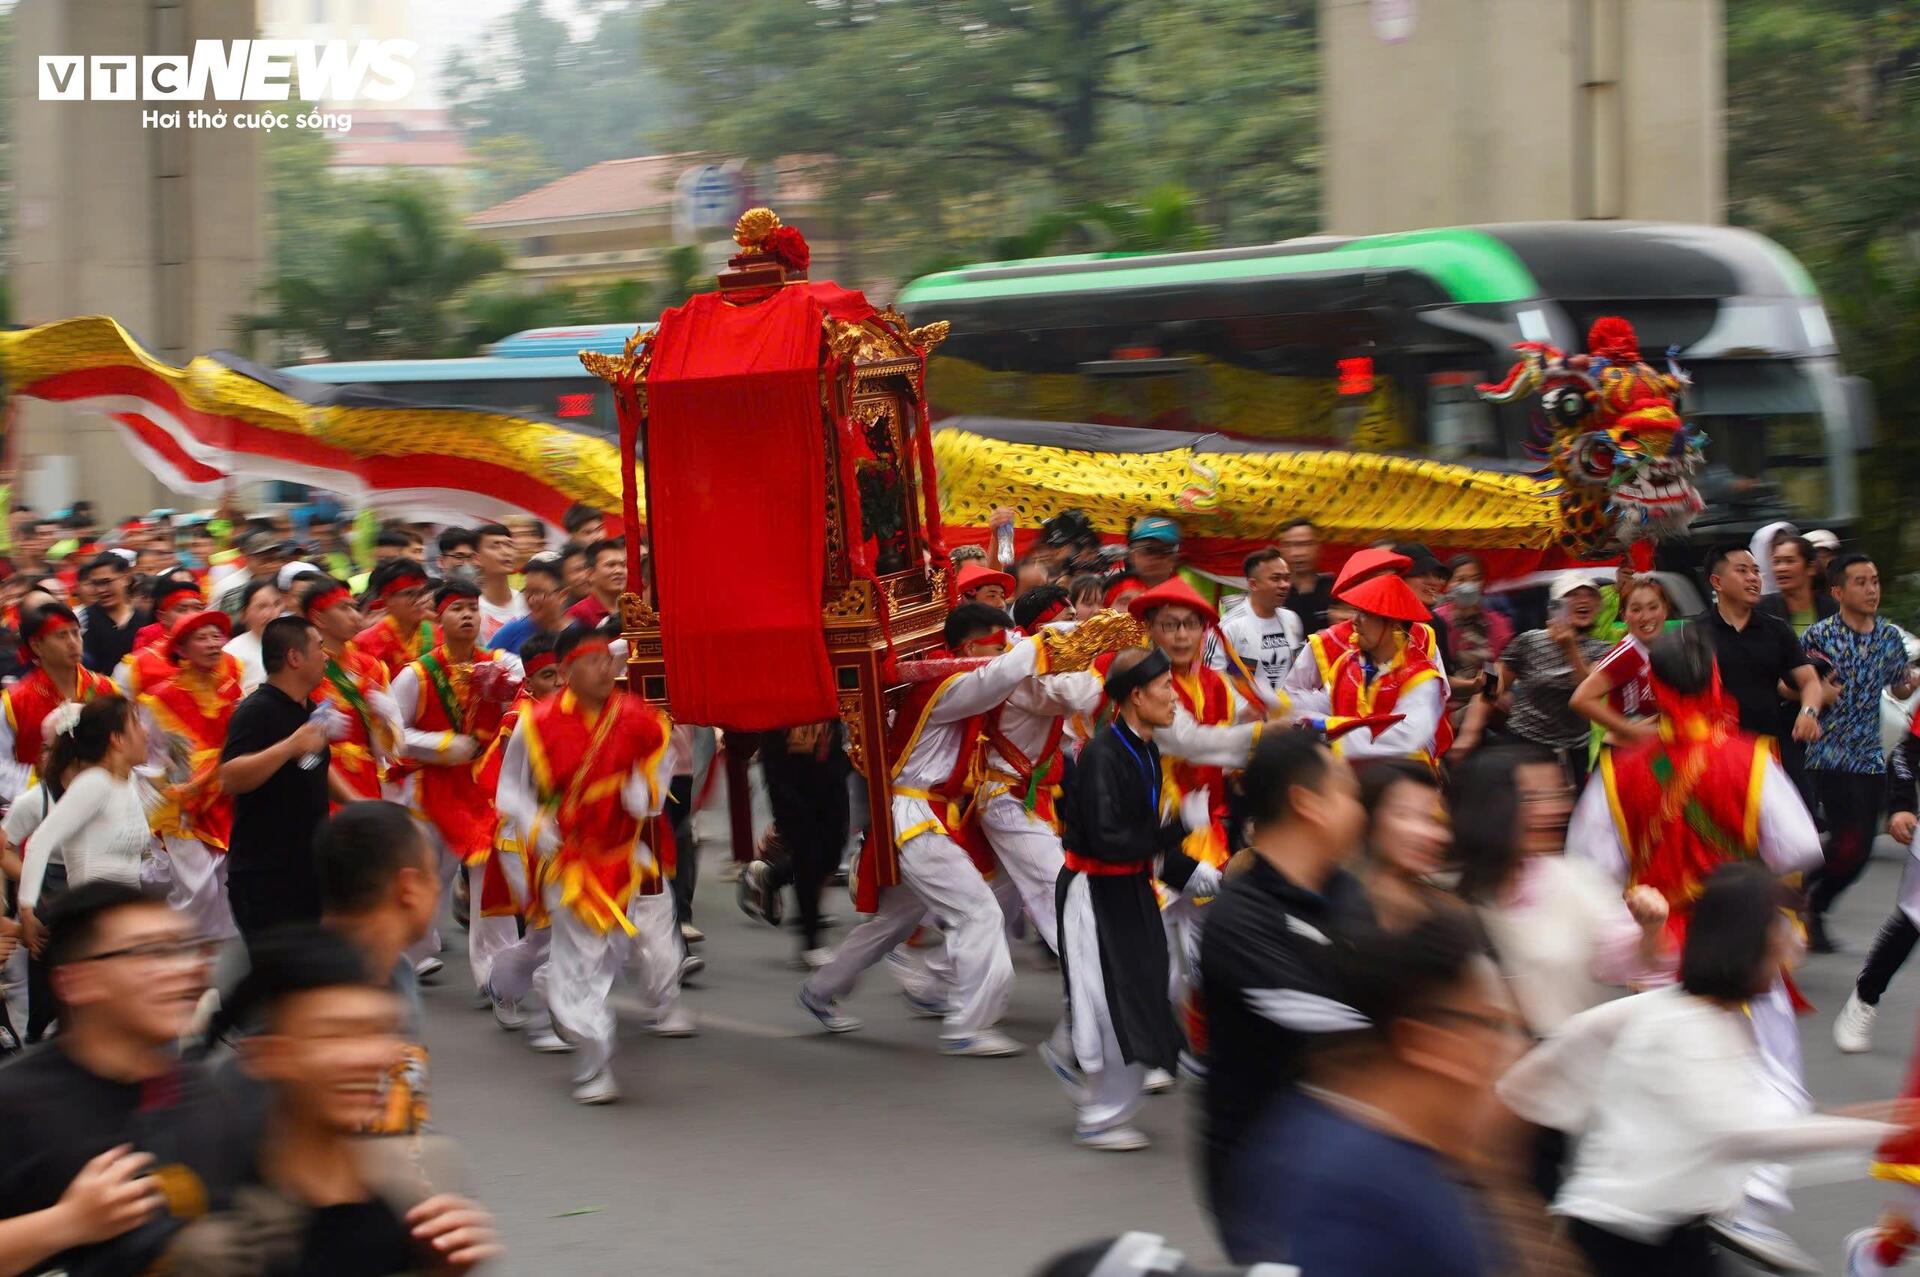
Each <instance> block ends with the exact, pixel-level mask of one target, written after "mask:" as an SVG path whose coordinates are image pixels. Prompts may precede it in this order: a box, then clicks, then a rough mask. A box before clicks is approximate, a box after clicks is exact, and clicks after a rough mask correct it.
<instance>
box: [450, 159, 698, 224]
mask: <svg viewBox="0 0 1920 1277" xmlns="http://www.w3.org/2000/svg"><path fill="white" fill-rule="evenodd" d="M691 162H692V157H690V156H686V155H641V156H636V157H634V158H633V159H626V160H602V161H601V162H600V163H598V164H594V165H590V166H589V167H587V168H583V169H581V170H580V171H579V172H577V173H569V174H567V175H566V176H565V177H561V178H555V179H554V180H553V181H551V182H548V183H547V184H546V185H545V186H540V187H535V188H534V189H533V190H531V191H528V192H527V193H526V194H524V195H516V196H514V197H513V198H512V199H510V200H507V201H505V202H504V203H500V204H495V205H494V206H493V207H492V208H489V209H485V210H483V211H481V212H478V213H475V214H474V215H473V216H472V217H469V218H468V219H467V225H469V226H513V225H517V224H521V223H527V222H550V221H556V220H559V219H563V218H573V217H609V216H616V215H618V214H621V213H634V212H639V211H641V210H643V209H653V208H665V207H666V206H667V205H668V204H670V203H672V201H673V184H674V182H675V180H677V179H678V178H679V176H680V174H681V171H682V170H684V169H685V168H686V167H687V165H688V164H689V163H691Z"/></svg>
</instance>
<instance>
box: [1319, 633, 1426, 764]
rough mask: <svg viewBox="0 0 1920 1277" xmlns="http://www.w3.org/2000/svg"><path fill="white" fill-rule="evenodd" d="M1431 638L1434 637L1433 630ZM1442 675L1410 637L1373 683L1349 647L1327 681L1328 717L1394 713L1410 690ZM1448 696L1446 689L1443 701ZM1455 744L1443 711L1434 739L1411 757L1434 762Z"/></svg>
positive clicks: (1356, 655)
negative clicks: (1367, 677)
mask: <svg viewBox="0 0 1920 1277" xmlns="http://www.w3.org/2000/svg"><path fill="white" fill-rule="evenodd" d="M1428 637H1429V639H1430V638H1431V637H1432V635H1431V633H1429V635H1428ZM1439 677H1440V671H1439V670H1438V669H1436V668H1435V667H1434V664H1433V662H1432V661H1430V660H1428V659H1427V657H1426V656H1425V655H1424V654H1423V653H1422V652H1421V651H1420V650H1419V649H1417V648H1416V647H1415V646H1414V644H1413V641H1412V638H1411V637H1409V639H1408V640H1407V641H1406V642H1405V643H1404V644H1403V645H1402V646H1401V648H1400V655H1399V656H1397V657H1395V658H1394V659H1393V661H1391V662H1390V663H1389V664H1388V665H1387V666H1386V668H1384V669H1382V670H1379V671H1377V672H1376V673H1375V674H1374V676H1373V681H1372V682H1371V683H1369V682H1367V679H1366V671H1365V670H1364V669H1363V668H1362V662H1361V657H1360V653H1359V652H1358V651H1357V650H1355V649H1354V648H1352V647H1349V648H1347V650H1346V651H1344V652H1342V653H1341V654H1340V656H1339V659H1337V660H1336V661H1334V663H1333V670H1332V675H1331V677H1330V678H1329V679H1328V681H1327V695H1328V699H1329V700H1330V701H1331V702H1332V706H1333V708H1332V710H1331V712H1330V714H1329V717H1334V718H1365V717H1368V716H1370V715H1374V714H1391V713H1393V712H1394V706H1396V705H1398V704H1399V703H1400V698H1401V697H1402V696H1404V695H1405V694H1406V693H1407V692H1409V691H1411V690H1412V689H1414V688H1416V687H1419V686H1420V685H1421V684H1423V683H1427V682H1431V681H1433V680H1436V679H1438V678H1439ZM1445 695H1446V693H1445V689H1444V688H1443V689H1442V690H1441V696H1442V699H1443V701H1444V698H1445ZM1452 743H1453V728H1452V727H1451V726H1450V725H1449V724H1448V722H1447V716H1446V714H1444V713H1442V714H1441V715H1440V726H1439V727H1438V728H1437V729H1436V730H1435V732H1434V739H1433V740H1432V741H1430V742H1428V744H1427V747H1426V748H1425V749H1421V750H1416V751H1415V752H1414V753H1413V754H1411V755H1409V757H1412V758H1416V759H1418V760H1419V761H1421V762H1423V763H1427V764H1429V765H1432V764H1435V763H1437V762H1438V760H1439V758H1440V756H1441V755H1442V754H1444V753H1446V752H1447V746H1449V745H1451V744H1452ZM1335 748H1336V749H1337V748H1338V746H1336V747H1335Z"/></svg>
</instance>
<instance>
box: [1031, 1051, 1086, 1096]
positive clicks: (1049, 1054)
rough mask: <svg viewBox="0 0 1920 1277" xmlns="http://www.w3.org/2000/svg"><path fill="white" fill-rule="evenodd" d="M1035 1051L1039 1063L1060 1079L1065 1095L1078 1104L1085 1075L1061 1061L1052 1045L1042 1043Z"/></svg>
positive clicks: (1084, 1088) (1084, 1089) (1083, 1091)
mask: <svg viewBox="0 0 1920 1277" xmlns="http://www.w3.org/2000/svg"><path fill="white" fill-rule="evenodd" d="M1037 1049H1038V1050H1039V1052H1040V1062H1041V1063H1042V1064H1045V1065H1046V1066H1047V1067H1048V1068H1049V1069H1051V1070H1053V1075H1054V1076H1055V1077H1057V1078H1059V1079H1060V1085H1062V1086H1064V1087H1066V1088H1067V1093H1068V1094H1070V1095H1072V1096H1073V1097H1074V1098H1075V1102H1078V1100H1079V1097H1080V1096H1081V1095H1083V1094H1085V1092H1086V1089H1087V1075H1086V1074H1084V1073H1082V1072H1081V1071H1080V1070H1079V1069H1078V1068H1076V1067H1074V1066H1073V1065H1072V1064H1070V1063H1068V1062H1067V1061H1066V1060H1065V1059H1063V1058H1062V1057H1061V1055H1060V1052H1058V1051H1056V1050H1054V1049H1053V1043H1051V1042H1042V1043H1041V1044H1040V1045H1039V1047H1038V1048H1037Z"/></svg>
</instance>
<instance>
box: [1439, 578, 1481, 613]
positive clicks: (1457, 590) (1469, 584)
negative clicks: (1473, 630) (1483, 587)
mask: <svg viewBox="0 0 1920 1277" xmlns="http://www.w3.org/2000/svg"><path fill="white" fill-rule="evenodd" d="M1447 602H1449V603H1451V604H1453V605H1454V606H1455V607H1476V606H1478V605H1479V602H1480V583H1479V582H1477V581H1462V582H1461V583H1460V584H1459V585H1456V586H1454V587H1452V588H1451V589H1449V590H1448V591H1447Z"/></svg>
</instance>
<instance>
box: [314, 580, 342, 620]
mask: <svg viewBox="0 0 1920 1277" xmlns="http://www.w3.org/2000/svg"><path fill="white" fill-rule="evenodd" d="M352 599H353V595H352V594H350V593H348V592H347V591H346V590H344V589H342V588H341V587H340V586H337V585H336V586H334V587H333V588H332V589H331V590H328V591H327V592H326V593H325V594H316V595H314V596H313V597H312V598H311V599H308V600H307V615H308V616H313V615H315V614H316V613H320V612H324V611H326V610H327V609H328V608H330V607H338V606H339V605H340V604H342V603H347V602H351V601H352Z"/></svg>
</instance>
